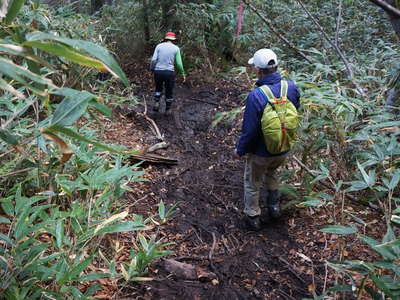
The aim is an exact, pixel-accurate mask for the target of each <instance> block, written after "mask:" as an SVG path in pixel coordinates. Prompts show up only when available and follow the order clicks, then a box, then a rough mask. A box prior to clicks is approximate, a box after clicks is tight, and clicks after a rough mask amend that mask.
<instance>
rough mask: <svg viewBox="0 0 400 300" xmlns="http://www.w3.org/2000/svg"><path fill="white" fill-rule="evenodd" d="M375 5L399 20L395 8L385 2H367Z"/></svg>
mask: <svg viewBox="0 0 400 300" xmlns="http://www.w3.org/2000/svg"><path fill="white" fill-rule="evenodd" d="M369 1H371V2H372V3H374V4H375V5H377V6H379V7H380V8H382V9H383V10H384V11H386V12H387V13H388V14H391V15H395V16H397V17H399V18H400V10H399V9H397V8H396V7H394V6H392V5H390V4H389V3H387V2H386V1H383V0H369Z"/></svg>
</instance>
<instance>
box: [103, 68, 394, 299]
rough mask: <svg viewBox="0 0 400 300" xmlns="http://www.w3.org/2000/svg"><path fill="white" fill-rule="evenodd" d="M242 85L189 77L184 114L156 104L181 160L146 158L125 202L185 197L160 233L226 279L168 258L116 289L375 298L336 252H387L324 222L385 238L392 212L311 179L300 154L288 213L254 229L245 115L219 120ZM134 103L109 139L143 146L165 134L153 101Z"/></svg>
mask: <svg viewBox="0 0 400 300" xmlns="http://www.w3.org/2000/svg"><path fill="white" fill-rule="evenodd" d="M141 74H147V75H143V76H145V77H144V78H143V81H144V82H151V77H150V75H149V74H148V73H146V72H143V73H141ZM241 84H242V85H246V82H241ZM238 86H240V84H239V85H234V84H232V82H228V81H224V80H222V79H220V80H219V83H218V84H217V85H211V84H207V85H197V84H196V83H195V82H189V83H187V84H186V85H180V87H179V88H178V89H177V97H176V99H177V106H176V107H175V109H176V113H175V114H174V115H172V116H166V115H163V114H152V113H151V112H150V113H149V116H150V117H151V118H153V120H154V121H155V122H156V124H157V125H158V127H159V128H160V130H161V132H162V133H163V134H164V135H165V140H166V141H167V142H168V143H169V144H170V145H169V147H168V148H167V149H162V150H158V153H159V154H161V155H163V156H166V157H172V158H175V159H177V160H178V165H177V166H165V165H151V164H145V165H143V167H144V170H145V171H146V175H145V177H146V179H148V181H146V182H143V183H140V184H139V185H138V184H135V185H133V186H132V189H133V191H132V192H130V193H128V194H127V197H126V200H125V201H126V202H124V204H123V205H124V206H129V208H130V211H131V212H133V213H136V214H146V213H148V214H154V213H156V212H157V209H158V203H160V202H161V201H162V202H163V203H166V205H167V206H168V207H170V206H172V205H174V204H176V203H179V206H178V209H177V211H176V213H175V215H174V217H173V218H172V219H171V220H170V221H168V222H167V223H166V224H165V226H163V227H162V228H161V229H157V231H156V232H154V234H155V233H156V234H157V236H158V237H162V238H163V239H164V240H167V241H169V242H172V243H173V246H170V247H169V249H170V250H172V251H173V255H172V256H171V257H172V258H174V259H175V260H178V261H181V262H186V263H189V264H192V265H195V266H197V267H198V268H200V269H201V270H203V271H204V272H214V273H215V274H216V275H217V280H215V279H214V280H211V279H210V280H207V278H206V279H205V280H204V278H203V279H199V280H195V279H194V280H185V279H182V278H179V276H174V275H171V274H170V273H169V272H168V271H167V270H166V268H165V264H164V262H163V261H162V260H161V261H158V262H156V263H154V264H152V265H151V267H150V271H151V272H150V276H151V277H152V278H153V280H152V281H150V282H146V283H141V284H137V283H135V284H133V285H127V286H124V288H123V289H121V288H120V286H119V285H118V284H117V283H116V285H115V287H114V290H113V291H117V290H118V294H117V295H118V297H122V298H123V297H124V296H126V297H127V296H128V295H129V296H133V295H134V296H145V297H150V298H153V299H155V298H167V299H172V298H173V299H193V298H194V299H226V298H228V297H229V298H232V299H247V298H255V299H301V298H307V297H308V298H312V297H313V296H314V297H317V296H316V295H317V294H318V295H321V294H324V293H326V294H328V293H329V294H333V293H334V292H335V291H340V292H344V291H347V292H348V293H350V294H351V293H356V292H357V293H360V299H368V297H369V296H367V295H366V294H364V292H360V291H359V290H357V289H356V290H352V288H351V284H349V279H348V278H347V277H346V274H345V273H340V272H339V269H338V268H336V269H335V267H337V266H336V265H334V262H343V261H345V260H359V261H363V262H365V263H367V262H373V261H375V260H377V259H379V255H378V254H377V253H376V252H375V251H374V250H373V249H372V248H370V247H367V246H366V244H365V243H363V242H362V241H360V239H358V238H357V235H356V234H354V232H355V231H352V232H351V233H353V234H349V235H346V236H344V237H342V235H341V234H342V232H341V230H344V229H346V228H347V227H346V226H343V227H333V228H336V229H337V230H338V232H337V234H328V233H323V232H321V231H320V230H321V229H323V228H325V227H326V225H332V226H335V224H337V223H338V222H340V223H341V224H351V225H352V226H353V227H351V228H356V229H358V231H359V232H360V234H363V235H366V236H370V237H372V238H375V239H377V240H380V239H381V238H382V232H385V231H386V226H385V223H384V222H383V221H382V215H381V214H380V213H379V212H378V211H376V209H373V208H370V207H368V206H366V205H363V204H360V203H357V201H356V200H354V199H353V200H350V199H347V198H346V197H343V195H342V196H340V195H335V193H332V191H331V190H329V189H326V188H325V187H324V186H323V185H320V184H319V181H318V180H317V181H314V182H312V178H310V179H309V180H308V181H307V180H305V177H307V176H309V174H308V173H307V172H306V171H305V170H304V169H303V168H301V167H300V165H299V164H298V163H297V162H296V161H294V160H293V159H289V160H288V162H287V164H286V165H285V166H284V167H283V168H282V175H283V177H284V178H285V180H284V183H285V185H284V186H283V191H284V192H285V193H286V194H285V196H284V204H285V206H286V210H285V214H284V216H283V217H282V219H281V220H279V221H276V222H273V223H271V224H269V225H268V226H266V227H265V229H264V230H262V231H261V232H260V233H252V232H248V231H247V230H246V228H245V226H244V223H243V220H242V212H241V211H242V200H241V199H242V194H243V189H242V171H243V161H241V160H237V159H236V158H235V157H234V156H233V149H234V145H235V142H236V138H237V136H238V134H239V130H238V129H239V128H240V126H239V125H240V118H236V119H234V120H236V121H234V122H233V123H224V122H222V123H218V125H217V126H216V127H213V126H212V124H213V123H214V124H215V122H214V121H215V115H216V113H218V112H223V111H226V110H228V109H230V108H231V107H232V104H233V105H235V106H240V103H241V102H240V101H241V100H240V99H242V98H241V97H240V95H241V94H242V93H243V92H245V91H246V90H245V89H243V88H239V87H238ZM150 87H151V84H148V88H147V89H145V90H141V92H140V94H139V96H140V97H138V98H139V99H142V104H144V103H143V101H145V102H146V105H147V106H149V108H148V109H149V110H150V109H151V104H152V97H151V95H152V93H151V90H150ZM143 99H144V100H143ZM129 107H130V106H129V105H128V104H127V105H126V106H125V109H122V110H118V111H117V112H116V114H114V120H113V122H110V123H108V124H107V128H106V129H105V137H106V139H108V140H110V141H113V142H118V143H121V144H125V145H132V144H135V145H137V146H138V147H139V148H142V149H143V148H146V147H147V146H151V145H153V144H154V143H156V142H157V139H156V138H155V136H154V132H153V131H152V130H151V125H150V123H148V122H147V121H146V120H145V119H144V117H143V115H141V113H142V112H143V110H144V107H143V106H137V107H134V108H132V107H131V109H129ZM295 155H297V154H295ZM288 174H290V176H288ZM317 175H318V174H316V175H315V176H317ZM324 178H325V177H324ZM305 182H308V185H307V186H304V183H305ZM322 201H325V202H326V203H325V205H322ZM133 203H134V204H136V205H132V204H133ZM343 228H344V229H343ZM126 246H127V248H129V247H130V246H129V244H126ZM126 251H127V250H126ZM123 258H124V259H127V256H126V255H125V256H123ZM327 261H331V262H332V263H331V264H327ZM352 280H355V285H356V286H357V285H358V284H359V283H360V282H362V280H363V275H361V274H359V275H357V274H356V273H354V276H353V278H352ZM334 286H336V288H333V287H334ZM343 295H345V294H342V296H343ZM110 296H111V294H110ZM114 296H115V294H114Z"/></svg>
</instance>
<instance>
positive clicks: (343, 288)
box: [328, 284, 353, 293]
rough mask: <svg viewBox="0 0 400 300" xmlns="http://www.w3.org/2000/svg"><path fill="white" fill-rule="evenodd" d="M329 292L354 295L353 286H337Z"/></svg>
mask: <svg viewBox="0 0 400 300" xmlns="http://www.w3.org/2000/svg"><path fill="white" fill-rule="evenodd" d="M328 291H329V292H345V293H346V292H348V293H352V292H353V287H352V286H351V285H339V284H337V285H335V286H333V287H331V288H329V289H328Z"/></svg>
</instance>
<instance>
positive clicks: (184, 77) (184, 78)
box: [183, 75, 186, 83]
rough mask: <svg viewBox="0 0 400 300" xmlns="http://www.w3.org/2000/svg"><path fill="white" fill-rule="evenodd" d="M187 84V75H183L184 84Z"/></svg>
mask: <svg viewBox="0 0 400 300" xmlns="http://www.w3.org/2000/svg"><path fill="white" fill-rule="evenodd" d="M185 82H186V75H183V83H185Z"/></svg>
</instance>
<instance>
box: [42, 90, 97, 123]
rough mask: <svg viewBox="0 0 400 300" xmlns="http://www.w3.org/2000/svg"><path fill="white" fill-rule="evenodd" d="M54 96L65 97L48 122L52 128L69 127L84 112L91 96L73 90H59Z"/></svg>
mask: <svg viewBox="0 0 400 300" xmlns="http://www.w3.org/2000/svg"><path fill="white" fill-rule="evenodd" d="M54 94H58V95H63V96H67V98H65V99H64V100H63V101H62V102H61V103H60V104H59V105H58V106H57V109H56V111H55V112H54V115H53V117H52V119H51V122H50V127H52V126H55V125H57V126H70V125H72V124H73V123H74V122H75V121H76V120H78V119H79V118H80V117H81V116H82V115H83V114H84V113H85V111H86V108H87V106H88V104H89V101H90V100H92V99H93V97H94V96H93V95H92V94H91V93H88V92H85V91H84V92H80V91H76V90H73V89H67V88H65V89H60V90H59V91H57V92H55V93H54Z"/></svg>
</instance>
